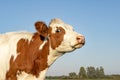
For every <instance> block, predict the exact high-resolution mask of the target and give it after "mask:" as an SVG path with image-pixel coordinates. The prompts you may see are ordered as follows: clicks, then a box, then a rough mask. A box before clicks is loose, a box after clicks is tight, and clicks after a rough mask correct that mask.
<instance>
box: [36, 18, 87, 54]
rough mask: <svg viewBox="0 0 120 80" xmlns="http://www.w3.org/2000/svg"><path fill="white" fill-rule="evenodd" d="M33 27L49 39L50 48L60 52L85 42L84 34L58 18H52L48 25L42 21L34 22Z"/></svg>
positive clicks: (68, 50) (75, 47)
mask: <svg viewBox="0 0 120 80" xmlns="http://www.w3.org/2000/svg"><path fill="white" fill-rule="evenodd" d="M35 28H36V30H37V31H38V33H39V34H40V36H42V37H43V38H44V39H46V38H47V39H48V40H49V41H50V45H51V48H52V49H54V50H56V51H57V52H60V53H65V52H70V51H73V50H75V49H77V48H80V47H82V46H83V45H84V44H85V38H84V36H83V35H81V34H78V33H77V32H75V31H74V30H73V28H72V26H71V25H68V24H65V23H64V22H63V21H62V20H60V19H52V20H51V22H50V24H49V26H48V27H47V25H46V24H45V23H44V22H36V23H35Z"/></svg>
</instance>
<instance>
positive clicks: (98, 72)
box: [96, 67, 100, 78]
mask: <svg viewBox="0 0 120 80" xmlns="http://www.w3.org/2000/svg"><path fill="white" fill-rule="evenodd" d="M96 77H97V78H100V69H99V68H98V67H97V68H96Z"/></svg>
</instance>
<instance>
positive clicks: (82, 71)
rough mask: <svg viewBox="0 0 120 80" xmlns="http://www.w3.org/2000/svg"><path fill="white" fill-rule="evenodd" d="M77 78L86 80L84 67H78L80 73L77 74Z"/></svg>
mask: <svg viewBox="0 0 120 80" xmlns="http://www.w3.org/2000/svg"><path fill="white" fill-rule="evenodd" d="M78 76H79V78H82V79H85V78H87V73H86V70H85V68H84V67H80V71H79V74H78Z"/></svg>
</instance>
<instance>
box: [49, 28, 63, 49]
mask: <svg viewBox="0 0 120 80" xmlns="http://www.w3.org/2000/svg"><path fill="white" fill-rule="evenodd" d="M58 30H60V32H57V31H58ZM50 32H52V28H50ZM64 34H65V30H64V29H63V28H62V27H57V30H56V33H50V41H51V47H52V48H53V49H55V48H56V47H58V46H59V45H60V44H61V42H62V41H63V38H64Z"/></svg>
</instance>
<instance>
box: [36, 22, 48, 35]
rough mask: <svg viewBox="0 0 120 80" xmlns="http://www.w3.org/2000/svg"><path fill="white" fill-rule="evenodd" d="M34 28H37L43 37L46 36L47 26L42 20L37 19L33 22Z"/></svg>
mask: <svg viewBox="0 0 120 80" xmlns="http://www.w3.org/2000/svg"><path fill="white" fill-rule="evenodd" d="M35 29H36V30H37V32H38V33H39V34H40V35H41V36H43V37H47V36H48V27H47V25H46V24H45V23H44V22H42V21H38V22H36V23H35Z"/></svg>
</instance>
